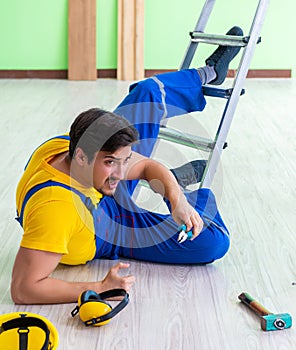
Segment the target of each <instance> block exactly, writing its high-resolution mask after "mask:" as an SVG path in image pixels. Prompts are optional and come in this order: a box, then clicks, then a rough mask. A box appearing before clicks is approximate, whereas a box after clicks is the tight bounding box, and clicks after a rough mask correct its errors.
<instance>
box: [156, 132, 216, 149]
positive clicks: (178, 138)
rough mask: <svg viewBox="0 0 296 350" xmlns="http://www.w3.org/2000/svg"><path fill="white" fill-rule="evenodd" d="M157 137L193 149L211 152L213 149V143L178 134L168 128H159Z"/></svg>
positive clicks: (193, 136) (204, 139)
mask: <svg viewBox="0 0 296 350" xmlns="http://www.w3.org/2000/svg"><path fill="white" fill-rule="evenodd" d="M158 137H159V138H160V139H162V140H166V141H170V142H174V143H178V144H179V145H183V146H187V147H190V148H194V149H200V150H203V151H206V152H211V151H212V150H213V149H214V147H215V142H214V141H213V140H210V139H206V138H204V137H200V136H195V135H191V134H187V133H184V132H180V131H177V130H174V129H171V128H168V127H161V128H160V131H159V134H158Z"/></svg>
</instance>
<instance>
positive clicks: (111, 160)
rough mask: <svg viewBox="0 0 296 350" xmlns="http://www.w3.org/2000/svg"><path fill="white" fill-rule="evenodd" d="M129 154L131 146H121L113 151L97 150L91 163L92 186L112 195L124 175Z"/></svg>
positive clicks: (104, 193) (107, 194)
mask: <svg viewBox="0 0 296 350" xmlns="http://www.w3.org/2000/svg"><path fill="white" fill-rule="evenodd" d="M131 154H132V151H131V146H125V147H121V148H119V149H118V150H117V151H115V152H114V153H109V152H105V151H100V152H98V153H97V156H96V158H95V160H94V164H93V187H94V188H95V189H96V190H97V191H99V192H100V193H102V194H103V195H105V196H112V195H113V194H114V192H115V190H116V188H117V185H118V183H119V181H120V180H123V179H124V177H125V173H126V168H127V165H128V161H129V159H130V158H131Z"/></svg>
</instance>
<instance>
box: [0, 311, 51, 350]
mask: <svg viewBox="0 0 296 350" xmlns="http://www.w3.org/2000/svg"><path fill="white" fill-rule="evenodd" d="M28 327H38V328H41V329H42V330H43V331H44V333H45V341H44V344H43V345H42V347H41V350H46V349H47V348H48V344H49V329H48V327H47V325H46V323H45V322H43V321H42V320H40V319H39V318H37V317H20V318H14V319H12V320H10V321H6V322H4V323H2V325H0V334H1V333H2V332H5V331H9V330H10V329H15V328H19V331H18V332H19V335H20V350H22V349H24V350H25V349H27V342H28V338H27V337H28V333H29V330H28Z"/></svg>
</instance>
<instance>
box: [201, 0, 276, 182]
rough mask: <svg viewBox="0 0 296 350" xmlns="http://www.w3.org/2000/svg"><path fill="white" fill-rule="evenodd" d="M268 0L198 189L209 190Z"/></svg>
mask: <svg viewBox="0 0 296 350" xmlns="http://www.w3.org/2000/svg"><path fill="white" fill-rule="evenodd" d="M269 2H270V0H260V1H259V4H258V7H257V10H256V14H255V16H254V20H253V23H252V26H251V29H250V34H249V35H250V39H249V43H248V45H247V46H246V47H245V48H244V52H243V54H242V58H241V60H240V64H239V68H238V71H237V74H236V77H235V79H234V82H233V91H232V95H231V96H230V98H229V100H228V101H227V104H226V106H225V109H224V112H223V115H222V119H221V122H220V125H219V127H218V131H217V134H216V137H215V147H214V149H213V151H212V153H211V154H210V157H209V159H208V163H207V167H206V169H205V172H204V175H203V179H202V181H201V184H200V188H210V186H211V184H212V182H213V179H214V176H215V173H216V170H217V167H218V164H219V160H220V157H221V153H222V150H223V145H224V143H225V141H226V138H227V135H228V132H229V129H230V126H231V122H232V119H233V115H234V112H235V109H236V107H237V104H238V100H239V96H240V93H241V90H242V87H243V84H244V82H245V79H246V76H247V73H248V69H249V66H250V62H251V59H252V57H253V54H254V51H255V48H256V45H257V41H258V38H259V35H260V32H261V28H262V25H263V21H264V18H265V14H266V11H267V8H268V5H269Z"/></svg>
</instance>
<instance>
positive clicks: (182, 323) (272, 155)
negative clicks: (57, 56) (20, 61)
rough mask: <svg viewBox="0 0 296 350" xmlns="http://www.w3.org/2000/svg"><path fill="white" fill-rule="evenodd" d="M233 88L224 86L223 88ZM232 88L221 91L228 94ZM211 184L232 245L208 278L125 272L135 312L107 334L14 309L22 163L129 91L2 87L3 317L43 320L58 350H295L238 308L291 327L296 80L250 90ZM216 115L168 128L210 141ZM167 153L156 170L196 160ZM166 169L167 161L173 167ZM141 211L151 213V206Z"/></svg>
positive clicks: (117, 86) (25, 84) (60, 314)
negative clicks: (255, 307)
mask: <svg viewBox="0 0 296 350" xmlns="http://www.w3.org/2000/svg"><path fill="white" fill-rule="evenodd" d="M230 82H231V80H229V83H230ZM227 83H228V82H227ZM245 85H246V86H245V87H246V94H245V95H244V96H242V98H241V100H240V102H239V106H238V109H237V112H236V115H235V118H234V121H233V125H232V128H231V131H230V135H229V138H228V140H227V141H228V144H229V147H228V148H227V149H226V150H225V151H224V153H223V156H222V160H221V165H220V167H219V169H218V173H217V175H216V177H215V181H214V184H213V189H214V191H215V194H216V197H217V201H218V204H219V208H220V211H221V214H222V216H223V218H224V220H225V222H226V223H227V226H228V227H229V229H230V231H231V235H232V243H231V249H230V251H229V253H228V254H227V255H226V256H225V257H224V258H223V259H222V260H220V261H217V262H215V263H214V264H212V265H208V266H203V267H201V266H182V265H181V266H169V265H161V264H153V263H144V262H140V261H131V266H130V269H129V272H130V273H133V274H134V275H135V276H136V278H137V282H136V284H135V286H134V288H133V289H132V291H131V293H130V294H131V295H130V300H131V301H130V304H129V305H128V306H127V308H126V309H125V310H124V311H122V312H121V313H120V314H119V315H118V316H116V317H115V318H114V319H113V320H112V321H111V322H110V323H109V324H108V325H106V326H104V327H100V328H90V329H87V328H85V327H84V325H83V324H82V323H81V322H80V321H79V319H78V318H76V319H72V317H71V315H70V312H71V310H72V308H73V307H74V306H75V305H74V304H65V305H53V306H48V305H30V306H15V305H13V303H12V300H11V298H10V293H9V284H10V276H11V269H12V265H13V261H14V257H15V254H16V251H17V249H18V244H19V241H20V239H21V229H20V228H19V227H18V224H17V223H16V222H15V221H14V220H13V218H14V216H15V204H14V201H15V188H16V185H17V182H18V179H19V178H20V176H21V172H22V169H23V167H24V166H25V163H26V159H27V158H28V157H29V155H30V154H31V152H32V150H33V149H34V148H35V147H36V146H37V145H38V144H40V142H42V141H44V139H46V138H48V137H51V136H53V135H55V134H58V133H62V132H65V131H67V130H68V128H69V125H70V124H71V122H72V120H73V119H74V117H75V116H76V115H78V113H79V112H81V111H82V110H85V109H87V108H90V107H93V106H101V107H103V108H106V109H112V108H114V107H115V106H116V104H117V103H118V102H119V101H120V99H121V98H122V97H123V96H124V95H125V93H126V92H127V89H128V83H127V82H119V81H116V80H111V79H99V80H97V81H95V82H70V81H66V80H29V79H24V80H13V79H11V80H8V79H2V80H0V91H1V93H0V106H1V109H0V118H1V122H2V123H1V124H2V127H1V129H0V136H1V148H0V154H1V184H0V199H1V201H0V213H1V222H0V238H1V244H0V291H1V293H0V303H1V313H5V312H12V311H30V312H36V313H39V314H41V315H43V316H45V317H48V318H49V319H50V320H51V321H52V322H53V323H54V324H55V326H56V327H57V329H58V331H59V334H60V346H59V349H67V350H70V349H83V348H86V347H87V349H90V350H91V349H108V350H109V349H120V350H137V349H141V350H150V349H153V350H155V349H161V350H180V349H182V350H188V349H202V350H204V349H207V350H214V349H225V350H236V349H242V350H254V349H260V350H261V349H270V350H273V349H279V348H280V349H281V350H290V349H294V348H295V346H296V333H295V332H296V331H295V328H294V327H292V328H291V329H289V330H285V331H279V332H268V333H266V332H263V331H261V329H260V322H259V319H258V318H257V317H256V316H255V315H254V314H253V313H252V312H250V311H249V310H247V309H246V308H245V307H244V305H241V304H240V303H239V301H238V298H237V297H238V295H239V294H240V293H241V292H242V291H247V292H249V293H250V294H251V295H253V296H254V297H255V298H256V299H258V301H260V302H261V303H262V304H264V305H265V306H266V307H267V308H269V309H270V310H271V311H273V312H275V313H280V312H288V313H290V314H291V315H292V317H295V316H296V304H295V301H294V300H295V295H296V286H293V285H292V282H293V281H295V282H296V275H295V270H296V259H295V251H296V238H295V234H294V228H295V198H296V196H295V194H296V193H295V192H296V191H295V98H296V81H295V80H293V79H274V80H273V79H248V80H247V81H246V84H245ZM220 115H221V103H220V102H218V101H215V100H209V102H208V105H207V107H206V110H205V111H204V112H203V113H200V114H191V115H189V116H185V117H182V118H179V117H178V118H175V119H174V120H172V121H170V125H172V126H174V127H177V128H182V130H185V131H190V132H192V130H196V133H197V134H199V132H198V131H200V130H201V129H202V130H203V132H202V133H204V134H212V133H213V131H215V127H216V125H217V124H216V120H217V118H219V117H220ZM169 149H172V148H171V147H170V146H168V145H167V144H166V143H165V142H163V143H161V144H160V147H159V148H158V149H157V151H156V152H155V158H156V159H159V160H161V161H163V162H165V164H167V165H168V166H174V165H178V164H177V163H178V162H182V161H184V159H186V160H187V159H188V160H190V159H194V158H198V157H201V156H202V154H200V153H195V152H194V151H192V150H188V149H185V148H182V147H181V148H179V149H178V150H177V151H176V150H175V148H173V151H172V152H173V154H176V152H178V155H179V156H178V157H174V158H173V157H171V156H167V154H168V152H169ZM171 158H172V159H171ZM145 196H146V194H144V195H143V194H142V196H141V194H140V196H139V198H138V200H139V202H141V204H142V205H150V206H152V208H154V209H156V210H162V209H161V208H160V202H159V203H157V200H156V199H155V198H154V197H151V199H150V200H149V201H148V202H149V203H146V202H147V201H146V200H145V198H143V197H145ZM113 264H114V262H113V261H108V260H101V261H93V262H91V263H89V264H87V265H86V266H77V267H71V268H69V267H64V266H60V267H59V268H58V269H57V270H56V271H55V273H54V275H55V276H56V277H60V278H64V279H68V280H78V279H79V280H97V279H101V278H103V277H104V275H105V273H106V272H107V271H108V269H109V268H110V267H111V266H112V265H113Z"/></svg>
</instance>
